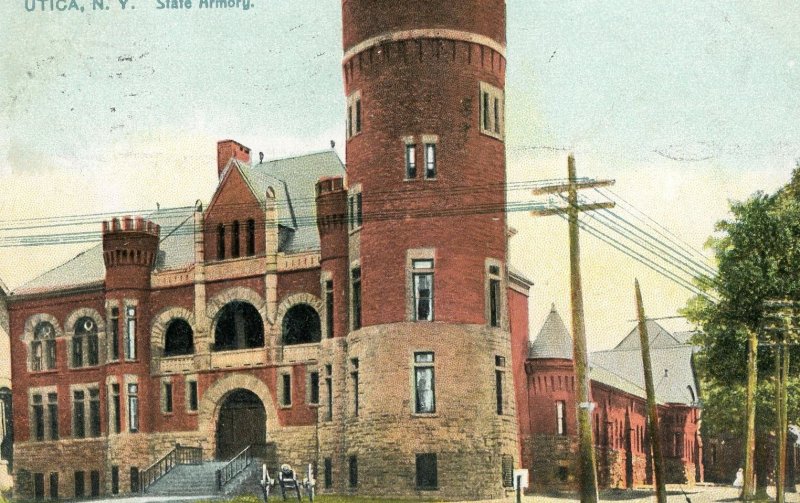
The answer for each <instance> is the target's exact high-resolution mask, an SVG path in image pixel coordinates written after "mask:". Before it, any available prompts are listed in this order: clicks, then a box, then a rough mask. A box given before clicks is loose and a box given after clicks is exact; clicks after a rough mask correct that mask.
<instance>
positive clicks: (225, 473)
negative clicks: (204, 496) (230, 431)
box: [217, 445, 253, 491]
mask: <svg viewBox="0 0 800 503" xmlns="http://www.w3.org/2000/svg"><path fill="white" fill-rule="evenodd" d="M251 447H253V446H252V445H248V446H247V447H245V448H244V449H243V450H242V452H240V453H239V454H237V455H236V456H234V457H233V459H231V460H230V461H228V462H227V463H225V466H223V467H222V468H220V469H219V470H217V491H222V488H223V487H225V484H227V483H228V482H230V481H231V480H233V479H234V478H235V477H236V476H237V475H239V474H240V473H242V472H243V471H244V470H245V469H246V468H247V467H248V466H250V463H252V462H253V455H252V453H251Z"/></svg>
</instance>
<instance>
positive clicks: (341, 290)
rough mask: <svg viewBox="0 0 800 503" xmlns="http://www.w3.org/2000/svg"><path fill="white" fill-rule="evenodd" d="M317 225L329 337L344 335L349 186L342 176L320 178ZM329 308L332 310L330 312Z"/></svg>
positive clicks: (346, 319) (346, 320) (346, 307)
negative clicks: (346, 185) (346, 186)
mask: <svg viewBox="0 0 800 503" xmlns="http://www.w3.org/2000/svg"><path fill="white" fill-rule="evenodd" d="M316 204H317V228H318V229H319V240H320V269H321V273H322V276H321V280H322V285H321V286H322V291H323V292H324V294H325V297H326V302H325V309H326V313H325V323H324V326H325V332H326V336H328V337H344V336H345V335H347V328H348V319H349V317H348V314H349V313H348V304H347V283H348V277H349V276H348V274H349V272H348V263H349V260H348V256H349V255H348V254H349V235H348V227H347V223H348V219H347V189H346V188H345V184H344V178H343V177H341V176H335V177H325V178H321V179H320V180H319V181H318V182H317V203H316ZM329 310H330V312H328V311H329Z"/></svg>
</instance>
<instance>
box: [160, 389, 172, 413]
mask: <svg viewBox="0 0 800 503" xmlns="http://www.w3.org/2000/svg"><path fill="white" fill-rule="evenodd" d="M161 392H162V393H163V398H162V406H163V409H162V410H163V412H164V413H165V414H170V413H171V412H172V383H171V382H164V383H162V386H161Z"/></svg>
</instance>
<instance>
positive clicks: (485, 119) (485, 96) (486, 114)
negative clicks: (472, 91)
mask: <svg viewBox="0 0 800 503" xmlns="http://www.w3.org/2000/svg"><path fill="white" fill-rule="evenodd" d="M482 105H483V106H482V112H483V129H485V130H488V129H489V128H490V126H491V121H490V120H489V93H488V92H486V91H484V92H483V103H482Z"/></svg>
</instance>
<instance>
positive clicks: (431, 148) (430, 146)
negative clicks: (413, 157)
mask: <svg viewBox="0 0 800 503" xmlns="http://www.w3.org/2000/svg"><path fill="white" fill-rule="evenodd" d="M425 178H427V179H432V178H436V144H435V143H426V144H425Z"/></svg>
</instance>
